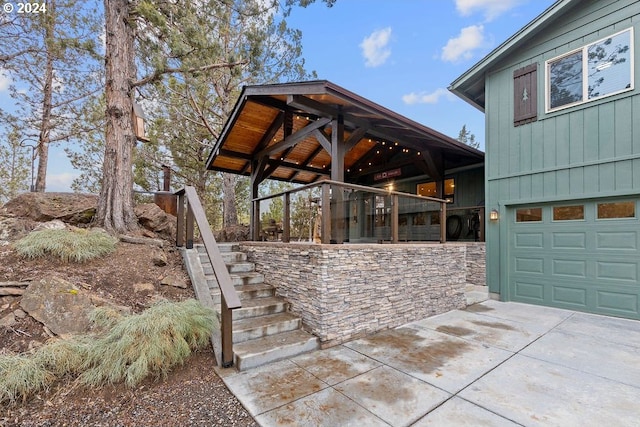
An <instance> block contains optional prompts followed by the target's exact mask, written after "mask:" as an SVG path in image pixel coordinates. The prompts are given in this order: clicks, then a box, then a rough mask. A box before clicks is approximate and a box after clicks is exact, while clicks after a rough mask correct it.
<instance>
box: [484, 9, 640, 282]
mask: <svg viewBox="0 0 640 427" xmlns="http://www.w3.org/2000/svg"><path fill="white" fill-rule="evenodd" d="M630 27H633V28H634V32H633V35H634V40H633V47H634V62H635V64H634V68H633V70H634V90H633V91H630V92H625V93H621V94H617V95H613V96H610V97H606V98H602V99H599V100H595V101H590V102H588V103H584V104H580V105H576V106H573V107H570V108H566V109H563V110H559V111H555V112H552V113H545V106H544V103H545V96H546V95H545V86H546V82H545V61H546V60H548V59H551V58H554V57H557V56H559V55H562V54H565V53H567V52H569V51H571V50H573V49H577V48H580V47H582V46H585V45H587V44H589V43H592V42H594V41H597V40H600V39H602V38H604V37H607V36H608V35H611V34H614V33H616V32H619V31H622V30H624V29H627V28H630ZM525 46H526V48H525V49H522V48H520V49H518V50H517V51H516V52H514V53H512V54H510V55H508V56H507V57H505V59H503V60H502V62H501V63H499V64H498V65H496V66H495V67H494V68H493V69H492V70H491V71H490V72H489V73H488V74H487V76H486V86H485V93H486V104H485V117H486V120H487V122H486V139H485V140H486V141H487V142H486V154H487V156H486V167H485V191H486V199H487V209H492V208H496V209H498V210H499V212H500V215H501V219H504V220H501V221H499V222H497V223H489V224H487V237H486V239H487V258H490V257H491V258H494V259H497V258H500V259H501V260H505V259H506V253H505V252H504V251H506V249H505V248H504V246H505V245H502V246H503V247H502V248H501V245H500V243H501V240H500V235H501V234H502V236H503V237H504V236H506V233H507V228H506V224H507V223H506V221H509V220H510V219H507V218H504V217H505V215H506V213H507V207H508V206H513V205H518V204H525V203H538V202H553V201H559V200H571V199H589V198H596V197H598V198H602V197H609V196H620V195H632V194H640V88H639V86H640V51H639V49H640V2H637V1H628V0H627V1H612V0H597V1H596V0H585V1H583V2H581V4H580V7H576V8H574V9H573V10H572V11H570V12H568V13H567V14H565V15H562V16H560V17H559V18H558V20H557V21H556V22H554V23H553V24H551V25H550V26H549V27H548V28H547V29H545V30H543V31H541V32H540V33H538V34H537V35H536V36H534V37H533V38H532V39H531V40H528V41H527V42H526V43H525ZM534 63H537V64H538V80H537V82H538V92H537V95H538V106H537V108H538V117H537V121H535V122H532V123H528V124H523V125H521V126H514V123H513V121H514V94H513V90H514V89H513V81H514V70H517V69H520V68H522V67H525V66H527V65H530V64H534ZM502 243H505V242H502ZM504 267H506V266H502V267H501V266H500V264H499V263H489V264H488V265H487V282H488V284H489V289H490V291H491V292H500V283H501V282H502V283H504V282H505V281H506V276H505V273H504V271H505V268H504ZM504 286H506V283H505V284H504Z"/></svg>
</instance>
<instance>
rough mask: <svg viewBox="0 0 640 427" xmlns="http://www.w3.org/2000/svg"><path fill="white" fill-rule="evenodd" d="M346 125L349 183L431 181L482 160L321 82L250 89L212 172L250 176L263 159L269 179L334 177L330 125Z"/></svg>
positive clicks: (219, 144) (216, 151)
mask: <svg viewBox="0 0 640 427" xmlns="http://www.w3.org/2000/svg"><path fill="white" fill-rule="evenodd" d="M340 121H342V122H341V123H342V126H343V129H344V138H343V139H344V141H340V143H341V144H344V169H345V181H346V182H350V183H366V182H371V180H373V177H374V176H375V174H380V173H383V172H385V171H389V170H392V169H398V168H403V176H408V175H412V174H414V175H425V174H428V175H430V176H433V175H434V174H435V173H436V170H438V171H439V173H440V174H443V170H446V169H452V168H457V167H464V166H468V165H474V164H481V163H482V162H483V161H484V153H482V152H481V151H478V150H476V149H474V148H472V147H469V146H468V145H466V144H463V143H461V142H459V141H457V140H455V139H453V138H450V137H448V136H446V135H444V134H442V133H440V132H437V131H435V130H433V129H431V128H428V127H426V126H424V125H422V124H420V123H417V122H415V121H413V120H410V119H408V118H406V117H404V116H402V115H400V114H398V113H395V112H393V111H391V110H389V109H387V108H385V107H382V106H380V105H378V104H376V103H374V102H372V101H370V100H368V99H365V98H363V97H361V96H359V95H356V94H355V93H353V92H350V91H348V90H346V89H344V88H342V87H340V86H338V85H336V84H333V83H331V82H329V81H326V80H316V81H307V82H297V83H282V84H267V85H255V86H245V87H244V88H243V89H242V92H241V94H240V96H239V98H238V101H237V102H236V105H235V107H234V109H233V111H232V113H231V115H230V117H229V119H228V121H227V122H226V124H225V126H224V128H223V130H222V133H221V134H220V137H219V138H218V140H217V141H216V143H215V145H214V147H213V149H212V150H211V153H210V154H209V156H208V159H207V161H206V168H207V169H209V170H217V171H223V172H231V173H235V174H241V175H250V174H251V172H252V168H253V167H254V165H257V163H256V162H258V161H262V162H263V165H262V166H261V171H260V173H262V167H263V168H264V171H266V173H265V174H264V176H262V178H265V179H266V178H270V179H277V180H282V181H289V182H295V183H302V184H308V183H311V182H315V181H318V180H320V179H324V178H328V177H330V176H331V165H332V158H331V144H332V143H333V141H332V140H333V139H334V138H333V136H332V132H333V129H334V128H333V127H332V124H333V123H337V122H340ZM335 139H337V138H335ZM383 146H384V147H383ZM265 157H266V160H265ZM261 159H262V160H261ZM434 159H435V160H434ZM405 171H406V172H405Z"/></svg>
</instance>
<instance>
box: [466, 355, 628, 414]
mask: <svg viewBox="0 0 640 427" xmlns="http://www.w3.org/2000/svg"><path fill="white" fill-rule="evenodd" d="M460 397H462V398H464V399H466V400H469V401H471V402H473V403H475V404H476V405H479V406H482V407H484V408H486V409H488V410H490V411H491V412H494V413H497V414H500V415H502V416H503V417H505V418H508V419H511V420H513V421H515V422H517V423H520V424H522V425H527V426H549V425H554V426H603V425H612V423H613V425H616V426H633V425H638V420H640V405H638V399H639V398H640V388H636V387H630V386H628V385H625V384H620V383H618V382H615V381H611V380H608V379H605V378H601V377H598V376H595V375H590V374H587V373H584V372H581V371H577V370H574V369H570V368H566V367H564V366H559V365H556V364H553V363H549V362H545V361H541V360H536V359H532V358H530V357H527V356H521V355H516V356H514V357H513V358H511V359H509V360H508V361H506V362H505V363H504V364H502V365H501V366H500V367H499V369H495V370H493V371H492V372H490V373H489V374H487V375H486V376H484V377H483V378H481V379H479V380H478V381H476V382H475V383H474V384H472V385H471V386H470V387H468V388H467V389H465V390H463V391H462V392H461V393H460Z"/></svg>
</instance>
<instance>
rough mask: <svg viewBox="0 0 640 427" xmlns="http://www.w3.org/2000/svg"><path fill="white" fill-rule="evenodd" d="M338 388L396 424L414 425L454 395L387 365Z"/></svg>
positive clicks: (361, 404) (337, 388)
mask: <svg viewBox="0 0 640 427" xmlns="http://www.w3.org/2000/svg"><path fill="white" fill-rule="evenodd" d="M336 390H338V391H339V392H341V393H343V394H345V395H346V396H348V397H349V398H351V399H352V400H354V401H355V402H356V403H358V404H359V405H360V406H362V407H363V408H365V409H367V410H368V411H370V412H372V413H373V414H375V415H377V416H378V417H380V418H381V419H383V420H384V421H386V422H388V423H389V424H391V425H393V426H408V425H411V424H412V423H413V422H415V421H417V420H418V419H420V418H421V417H422V416H423V415H425V414H426V413H428V412H429V411H431V410H432V409H433V408H435V407H436V406H438V405H439V404H440V403H442V402H444V401H445V400H446V399H448V398H449V397H450V396H451V395H450V394H449V393H446V392H444V391H442V390H440V389H437V388H436V387H433V386H431V385H429V384H427V383H425V382H423V381H420V380H418V379H416V378H413V377H411V376H409V375H407V374H404V373H402V372H400V371H397V370H395V369H393V368H390V367H388V366H381V367H379V368H376V369H374V370H372V371H369V372H367V373H366V374H363V375H359V376H358V377H356V378H353V379H350V380H348V381H345V382H344V383H341V384H339V385H338V386H336Z"/></svg>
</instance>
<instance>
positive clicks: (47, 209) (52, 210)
mask: <svg viewBox="0 0 640 427" xmlns="http://www.w3.org/2000/svg"><path fill="white" fill-rule="evenodd" d="M97 205H98V196H96V195H95V194H80V193H23V194H20V195H19V196H17V197H16V198H14V199H12V200H10V201H8V202H7V203H6V204H5V205H4V207H3V209H4V211H5V212H7V213H10V214H13V215H15V216H18V217H22V218H29V219H31V220H33V221H38V222H45V221H51V220H54V219H59V220H61V221H63V222H65V223H67V224H75V225H78V224H88V223H89V222H91V220H92V219H93V216H94V215H95V213H96V207H97Z"/></svg>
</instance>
